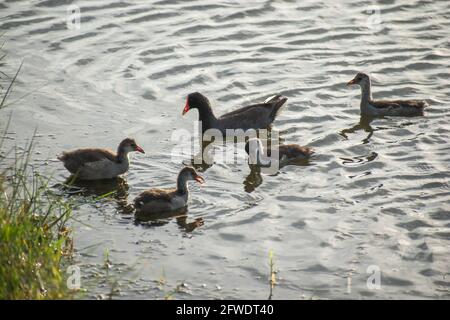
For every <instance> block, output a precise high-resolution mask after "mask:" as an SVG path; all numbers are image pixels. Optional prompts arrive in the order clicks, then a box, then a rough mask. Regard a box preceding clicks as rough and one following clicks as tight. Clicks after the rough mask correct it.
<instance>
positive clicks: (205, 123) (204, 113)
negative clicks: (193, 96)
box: [198, 103, 217, 132]
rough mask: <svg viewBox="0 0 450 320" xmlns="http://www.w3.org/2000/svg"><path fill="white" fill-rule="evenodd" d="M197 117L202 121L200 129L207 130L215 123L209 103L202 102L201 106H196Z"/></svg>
mask: <svg viewBox="0 0 450 320" xmlns="http://www.w3.org/2000/svg"><path fill="white" fill-rule="evenodd" d="M198 113H199V119H200V121H201V122H202V131H203V132H205V130H208V129H210V128H214V127H215V123H216V121H217V118H216V116H215V115H214V113H213V111H212V108H211V105H210V104H209V103H208V104H204V105H203V106H202V107H201V108H198Z"/></svg>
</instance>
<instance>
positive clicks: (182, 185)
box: [177, 174, 189, 194]
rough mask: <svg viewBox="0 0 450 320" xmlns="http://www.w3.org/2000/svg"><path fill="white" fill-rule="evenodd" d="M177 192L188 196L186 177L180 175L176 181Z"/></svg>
mask: <svg viewBox="0 0 450 320" xmlns="http://www.w3.org/2000/svg"><path fill="white" fill-rule="evenodd" d="M177 191H178V193H180V194H188V193H189V190H188V180H187V178H186V176H184V175H182V174H180V175H179V176H178V179H177Z"/></svg>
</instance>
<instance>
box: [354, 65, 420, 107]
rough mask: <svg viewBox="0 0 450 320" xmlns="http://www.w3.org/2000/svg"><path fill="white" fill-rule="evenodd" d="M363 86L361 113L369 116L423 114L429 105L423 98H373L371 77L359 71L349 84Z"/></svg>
mask: <svg viewBox="0 0 450 320" xmlns="http://www.w3.org/2000/svg"><path fill="white" fill-rule="evenodd" d="M354 84H358V85H359V86H360V87H361V105H360V107H361V114H365V115H369V116H421V115H423V109H424V108H426V107H428V104H427V102H426V101H423V100H373V99H372V91H371V83H370V77H369V76H368V75H367V74H365V73H362V72H359V73H358V74H357V75H356V76H355V77H354V78H353V79H352V80H351V81H349V82H348V83H347V86H351V85H354Z"/></svg>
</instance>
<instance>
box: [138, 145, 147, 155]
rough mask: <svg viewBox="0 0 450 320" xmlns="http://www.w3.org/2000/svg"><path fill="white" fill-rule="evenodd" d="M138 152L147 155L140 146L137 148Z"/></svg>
mask: <svg viewBox="0 0 450 320" xmlns="http://www.w3.org/2000/svg"><path fill="white" fill-rule="evenodd" d="M136 151H137V152H140V153H143V154H145V151H144V149H142V148H141V147H139V146H136Z"/></svg>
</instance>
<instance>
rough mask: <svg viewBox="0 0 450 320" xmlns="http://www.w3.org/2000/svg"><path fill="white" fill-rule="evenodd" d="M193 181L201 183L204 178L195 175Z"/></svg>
mask: <svg viewBox="0 0 450 320" xmlns="http://www.w3.org/2000/svg"><path fill="white" fill-rule="evenodd" d="M195 181H197V182H198V183H200V184H202V183H204V182H205V179H203V178H202V177H200V176H196V177H195Z"/></svg>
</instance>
